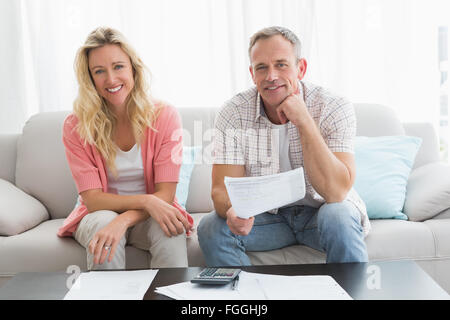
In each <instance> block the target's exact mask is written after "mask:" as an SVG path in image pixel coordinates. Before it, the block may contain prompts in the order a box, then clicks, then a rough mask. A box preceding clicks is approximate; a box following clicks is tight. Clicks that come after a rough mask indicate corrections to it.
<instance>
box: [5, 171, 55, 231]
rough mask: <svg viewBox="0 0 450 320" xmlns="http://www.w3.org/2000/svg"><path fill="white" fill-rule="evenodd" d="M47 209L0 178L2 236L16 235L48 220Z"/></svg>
mask: <svg viewBox="0 0 450 320" xmlns="http://www.w3.org/2000/svg"><path fill="white" fill-rule="evenodd" d="M48 218H49V215H48V211H47V209H46V208H45V207H44V205H42V203H40V202H39V201H38V200H36V199H35V198H33V197H32V196H30V195H28V194H26V193H25V192H23V191H22V190H20V189H19V188H17V187H16V186H15V185H13V184H12V183H11V182H8V181H6V180H3V179H0V236H14V235H16V234H20V233H22V232H24V231H27V230H29V229H31V228H34V227H35V226H37V225H38V224H40V223H41V222H43V221H45V220H48Z"/></svg>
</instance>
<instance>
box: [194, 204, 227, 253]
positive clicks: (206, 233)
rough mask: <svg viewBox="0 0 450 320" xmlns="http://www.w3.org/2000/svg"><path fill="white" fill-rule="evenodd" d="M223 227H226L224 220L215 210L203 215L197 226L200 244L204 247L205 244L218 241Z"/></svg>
mask: <svg viewBox="0 0 450 320" xmlns="http://www.w3.org/2000/svg"><path fill="white" fill-rule="evenodd" d="M224 228H228V225H227V224H226V220H225V219H223V218H222V217H220V216H219V215H218V214H217V213H216V212H215V211H212V212H210V213H209V214H207V215H205V216H204V217H203V218H202V219H201V220H200V223H199V225H198V227H197V235H198V241H199V243H200V246H202V247H204V246H205V245H211V244H213V243H214V242H216V241H218V240H219V238H220V237H221V235H222V233H223V229H224Z"/></svg>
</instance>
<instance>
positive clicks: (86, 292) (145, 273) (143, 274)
mask: <svg viewBox="0 0 450 320" xmlns="http://www.w3.org/2000/svg"><path fill="white" fill-rule="evenodd" d="M157 272H158V270H137V271H91V272H87V273H85V272H83V273H81V274H80V276H79V277H78V278H77V280H76V281H75V283H74V284H73V286H72V288H70V290H69V292H68V293H67V294H66V296H65V297H64V300H142V298H143V297H144V295H145V293H146V292H147V290H148V288H149V287H150V285H151V283H152V281H153V279H154V278H155V276H156V273H157Z"/></svg>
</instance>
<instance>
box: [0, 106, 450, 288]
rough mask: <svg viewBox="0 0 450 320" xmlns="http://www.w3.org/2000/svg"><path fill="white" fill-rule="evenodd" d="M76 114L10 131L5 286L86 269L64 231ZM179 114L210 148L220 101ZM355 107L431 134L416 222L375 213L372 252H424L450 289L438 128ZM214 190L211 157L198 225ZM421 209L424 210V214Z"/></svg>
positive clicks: (262, 256) (421, 155) (1, 149)
mask: <svg viewBox="0 0 450 320" xmlns="http://www.w3.org/2000/svg"><path fill="white" fill-rule="evenodd" d="M69 112H70V111H61V112H47V113H40V114H36V115H34V116H32V117H31V118H30V119H29V120H28V121H27V123H26V124H25V126H24V128H23V132H22V133H21V134H3V135H0V163H1V165H0V285H1V284H2V283H4V282H6V281H7V280H8V279H9V278H10V277H12V276H14V275H15V274H16V273H18V272H37V271H39V272H41V271H42V272H50V271H66V270H67V268H68V266H70V265H77V266H79V267H80V268H81V269H82V270H86V252H85V249H84V248H83V247H81V246H80V245H79V244H78V243H77V242H76V241H75V240H74V239H72V238H60V237H58V236H57V235H56V233H57V230H58V228H59V227H60V226H61V225H62V223H63V221H64V218H65V217H67V215H68V214H69V213H70V212H71V210H72V208H73V207H74V205H75V203H76V201H77V192H76V188H75V184H74V182H73V180H72V176H71V173H70V170H69V167H68V165H67V162H66V158H65V153H64V146H63V144H62V124H63V120H64V118H65V117H66V116H67V115H68V114H69ZM179 112H180V115H181V117H182V121H183V128H184V143H185V145H192V146H193V145H202V146H203V148H204V150H205V151H208V150H210V146H211V130H209V129H211V128H213V125H214V118H215V114H216V112H217V109H204V108H180V109H179ZM355 112H356V117H357V123H358V126H357V135H359V136H393V135H409V136H417V137H420V138H422V139H423V140H422V144H421V146H420V149H419V151H418V153H417V156H416V157H415V162H414V166H413V169H412V171H411V174H410V177H409V180H408V185H407V190H406V200H405V211H407V214H408V220H407V221H405V220H396V219H381V220H371V226H372V228H371V231H370V233H369V235H368V236H367V237H366V239H365V241H366V243H367V248H368V253H369V260H370V261H384V260H414V261H416V262H417V263H418V264H419V265H420V266H421V267H422V268H423V269H424V270H425V271H426V272H427V273H428V274H429V275H430V276H431V277H432V278H434V279H435V280H436V282H437V283H438V284H439V285H440V286H441V287H443V288H444V289H445V290H447V291H448V292H450V205H448V204H449V199H450V194H449V193H450V187H449V185H450V184H449V182H450V166H449V165H447V164H445V163H443V162H440V160H439V159H440V156H439V144H438V139H437V136H436V133H435V131H434V129H433V126H432V125H431V124H428V123H401V122H400V121H399V119H398V118H397V116H396V115H395V113H394V111H393V110H392V109H391V108H389V107H386V106H382V105H373V104H355ZM431 186H433V188H441V189H442V188H444V189H446V190H441V191H443V192H444V194H445V192H447V194H449V196H448V198H447V199H445V197H444V199H437V200H436V199H435V198H436V197H434V198H433V196H434V194H433V193H432V194H429V192H430V187H431ZM433 188H431V189H433ZM210 193H211V165H210V161H203V162H202V163H197V164H195V166H194V168H193V171H192V175H191V179H190V182H189V193H188V198H187V202H186V209H187V211H188V212H190V213H191V214H192V216H193V217H194V221H195V225H196V226H197V225H198V223H199V221H200V219H201V218H202V217H203V216H204V215H205V214H206V213H208V212H210V211H211V210H213V204H212V201H211V197H210ZM441 193H442V192H441ZM418 196H420V199H422V198H423V199H424V200H423V202H426V201H428V202H430V203H429V204H428V205H429V206H431V207H432V208H433V209H423V206H422V207H421V206H420V205H419V206H418V205H417V204H414V200H416V199H419V198H418ZM412 197H414V199H413V198H412ZM428 198H430V199H431V198H433V199H431V200H429V199H428ZM411 201H412V202H411ZM420 201H422V200H420ZM433 201H435V203H433ZM416 202H417V201H416ZM409 203H411V204H412V205H408V204H409ZM418 207H421V210H420V212H415V210H416V208H418ZM406 209H407V210H406ZM417 210H418V209H417ZM187 250H188V260H189V265H190V266H204V265H205V264H204V258H203V256H202V253H201V250H200V248H199V245H198V240H197V234H196V232H193V234H192V235H191V236H190V237H189V238H188V241H187ZM126 255H127V269H136V268H148V267H149V261H150V259H151V256H150V254H149V253H148V252H145V251H142V250H140V249H137V248H134V247H131V246H127V248H126ZM249 256H250V258H251V261H252V263H253V264H306V263H324V262H325V254H324V253H321V252H319V251H316V250H314V249H311V248H308V247H306V246H302V245H294V246H291V247H287V248H283V249H279V250H273V251H267V252H250V253H249Z"/></svg>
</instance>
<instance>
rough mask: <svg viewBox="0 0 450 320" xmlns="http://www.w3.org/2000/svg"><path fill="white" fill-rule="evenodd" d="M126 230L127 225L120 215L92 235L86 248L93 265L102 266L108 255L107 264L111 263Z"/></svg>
mask: <svg viewBox="0 0 450 320" xmlns="http://www.w3.org/2000/svg"><path fill="white" fill-rule="evenodd" d="M124 213H125V212H124ZM127 229H128V225H127V224H126V223H125V221H123V219H122V217H121V215H118V216H117V217H116V218H114V220H112V221H111V222H110V223H109V224H108V225H107V226H106V227H104V228H103V229H101V230H99V231H98V232H97V233H96V234H95V235H94V237H93V238H92V240H91V242H90V243H89V247H88V248H89V252H90V253H91V254H93V255H94V263H95V264H103V263H104V262H105V259H106V257H107V256H108V253H109V257H108V262H111V261H112V259H113V258H114V254H115V252H116V248H117V245H118V244H119V242H120V240H121V239H122V237H123V236H124V234H125V232H126V231H127ZM108 247H109V248H108Z"/></svg>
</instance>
